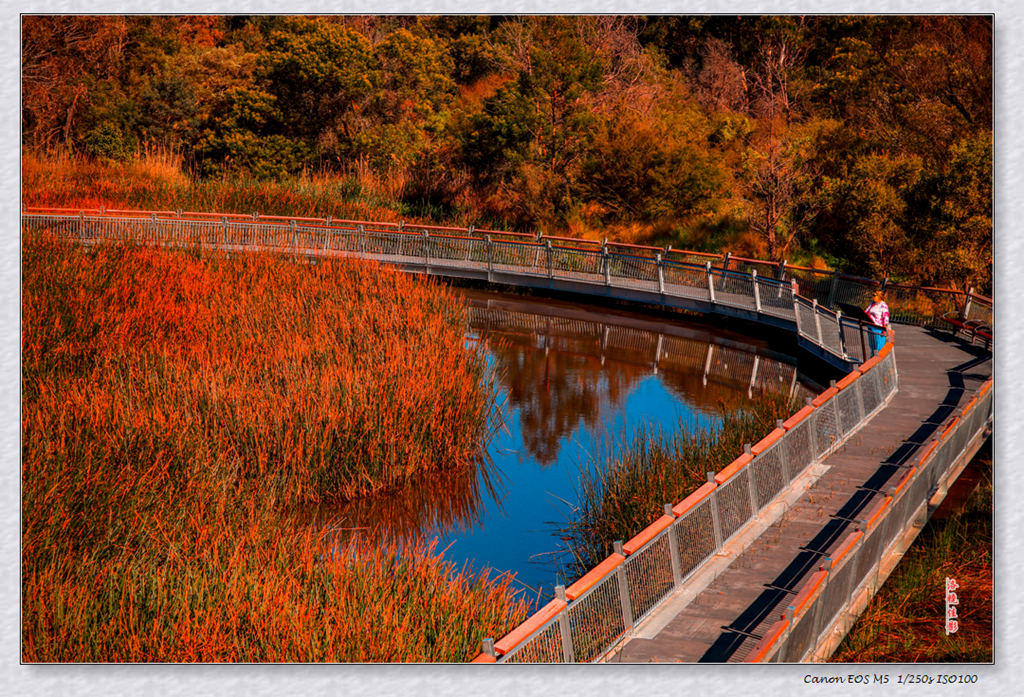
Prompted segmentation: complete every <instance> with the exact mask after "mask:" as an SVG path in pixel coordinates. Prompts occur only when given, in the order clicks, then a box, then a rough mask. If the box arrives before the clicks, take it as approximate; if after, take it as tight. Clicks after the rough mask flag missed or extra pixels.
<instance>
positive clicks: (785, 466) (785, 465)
mask: <svg viewBox="0 0 1024 697" xmlns="http://www.w3.org/2000/svg"><path fill="white" fill-rule="evenodd" d="M793 376H794V377H796V373H794V374H793ZM784 423H785V421H783V420H782V419H775V428H782V424H784ZM776 447H778V446H776ZM779 462H781V463H782V477H783V479H785V481H786V485H787V486H788V485H789V482H791V481H792V479H793V478H792V477H791V476H790V474H789V458H788V457H784V456H783V455H781V454H780V455H779ZM782 488H783V489H785V488H786V487H782Z"/></svg>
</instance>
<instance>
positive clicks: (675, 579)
mask: <svg viewBox="0 0 1024 697" xmlns="http://www.w3.org/2000/svg"><path fill="white" fill-rule="evenodd" d="M664 511H665V515H670V516H673V517H674V516H675V514H674V513H672V504H671V503H666V504H665V507H664ZM673 527H675V524H674V523H673V524H672V525H669V526H668V532H667V533H666V534H667V535H668V553H669V556H670V557H671V559H670V561H671V562H672V585H673V586H678V585H679V584H680V583H682V582H683V569H682V567H681V566H680V564H679V540H678V539H676V535H675V531H673V530H672V528H673Z"/></svg>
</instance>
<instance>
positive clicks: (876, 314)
mask: <svg viewBox="0 0 1024 697" xmlns="http://www.w3.org/2000/svg"><path fill="white" fill-rule="evenodd" d="M865 312H867V313H868V316H869V317H870V318H871V321H872V322H874V323H875V324H876V325H877V326H879V327H888V326H889V306H888V305H886V304H885V302H884V301H883V302H877V303H871V304H870V305H868V309H867V310H865Z"/></svg>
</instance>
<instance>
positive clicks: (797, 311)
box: [789, 278, 800, 338]
mask: <svg viewBox="0 0 1024 697" xmlns="http://www.w3.org/2000/svg"><path fill="white" fill-rule="evenodd" d="M789 287H790V289H791V290H792V291H793V321H795V322H796V336H797V338H800V300H799V294H798V293H797V285H796V279H795V278H794V279H793V280H792V281H790V285H789Z"/></svg>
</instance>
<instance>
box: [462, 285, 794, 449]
mask: <svg viewBox="0 0 1024 697" xmlns="http://www.w3.org/2000/svg"><path fill="white" fill-rule="evenodd" d="M470 302H471V304H470V313H469V316H470V331H471V332H472V333H474V334H475V335H477V336H479V337H481V338H482V339H483V340H485V341H487V343H488V349H489V351H490V352H491V354H492V355H493V356H494V357H495V360H496V363H497V365H498V366H499V370H498V374H499V377H500V379H501V382H502V388H503V389H504V390H505V391H506V393H507V394H508V399H509V403H510V406H512V407H514V408H516V409H518V410H519V413H520V425H521V428H522V431H523V442H524V445H525V446H526V449H527V450H528V451H529V453H530V454H531V455H532V456H533V457H534V458H535V459H536V460H537V461H538V462H539V463H540V464H542V465H549V464H551V463H552V462H554V461H555V460H556V458H557V457H558V444H559V441H560V440H562V439H563V438H564V437H565V436H566V435H568V434H570V433H572V432H573V431H575V430H576V429H577V428H578V427H579V425H580V422H582V423H583V424H585V425H586V426H587V427H589V428H591V429H595V428H597V427H598V426H599V425H600V424H602V423H604V422H605V419H604V418H603V415H604V413H605V412H608V411H610V410H615V409H618V408H619V407H621V405H622V402H623V400H624V399H625V397H626V396H628V395H629V394H630V392H631V390H632V389H633V388H634V387H635V385H636V384H637V382H639V381H640V380H642V379H643V378H645V377H646V376H648V375H651V374H654V375H660V376H661V380H662V382H663V383H664V384H665V386H666V387H668V388H669V389H670V390H671V391H672V392H673V394H674V395H675V396H676V397H677V398H678V399H679V401H680V402H683V403H685V404H688V405H690V406H692V407H694V408H695V409H697V410H699V411H700V412H702V413H705V414H713V413H716V412H718V411H719V410H721V409H723V408H724V409H726V410H729V411H732V410H735V409H739V408H742V407H743V406H744V405H746V404H749V403H750V401H751V400H752V399H753V398H755V397H756V395H757V394H758V393H761V392H770V393H773V394H779V393H783V394H787V395H789V396H793V395H794V394H795V395H798V396H803V395H804V394H805V393H806V394H810V392H809V391H808V390H807V389H806V388H804V387H803V386H802V385H801V384H800V383H798V382H797V369H796V365H795V364H794V363H786V362H782V361H779V360H773V359H771V358H767V357H764V356H761V355H758V354H756V353H754V352H753V351H752V350H751V348H752V347H750V346H744V347H742V348H738V347H736V346H730V345H717V344H716V343H713V341H714V340H715V339H716V338H717V337H715V336H713V335H711V334H709V333H708V332H706V331H701V330H697V329H689V330H688V331H687V333H688V334H690V335H689V336H686V335H683V334H681V332H680V329H681V328H679V327H675V329H676V330H677V331H676V333H675V334H667V333H666V330H667V329H668V327H666V326H665V325H661V326H659V325H660V323H656V322H643V321H640V322H634V324H649V325H651V328H643V329H642V328H638V327H635V326H633V327H631V326H623V325H622V324H616V323H613V322H614V321H615V320H621V318H618V317H615V316H613V317H611V318H610V319H611V322H609V318H608V317H607V316H600V315H598V313H596V312H586V311H583V312H581V311H576V312H573V314H574V315H576V316H575V317H569V316H552V315H550V314H549V315H543V314H537V308H535V307H531V303H524V302H523V301H507V300H505V301H501V300H495V299H493V298H488V299H484V300H477V299H473V298H471V301H470ZM548 309H549V311H550V310H551V309H552V308H548ZM530 310H532V312H531V311H530ZM590 315H595V316H596V317H594V316H590ZM658 329H661V330H662V331H657V330H658Z"/></svg>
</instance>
